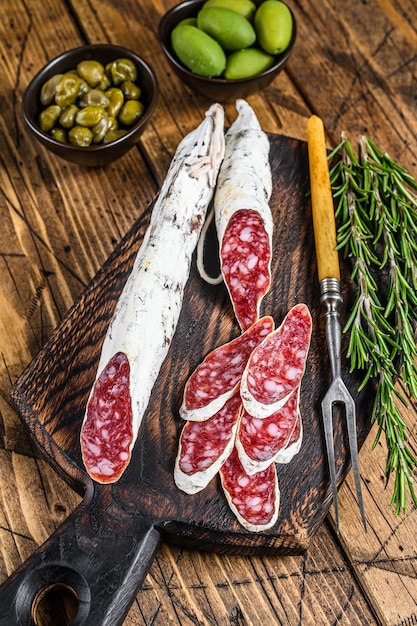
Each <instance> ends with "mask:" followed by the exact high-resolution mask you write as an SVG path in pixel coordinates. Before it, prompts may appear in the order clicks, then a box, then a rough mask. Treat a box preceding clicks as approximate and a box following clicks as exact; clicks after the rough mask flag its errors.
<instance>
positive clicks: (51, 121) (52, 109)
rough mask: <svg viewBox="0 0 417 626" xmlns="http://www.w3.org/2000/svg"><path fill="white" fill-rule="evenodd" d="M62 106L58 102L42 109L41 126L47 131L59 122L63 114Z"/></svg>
mask: <svg viewBox="0 0 417 626" xmlns="http://www.w3.org/2000/svg"><path fill="white" fill-rule="evenodd" d="M61 111H62V109H61V107H59V106H58V105H57V104H51V105H49V107H47V108H46V109H44V110H43V111H41V114H40V115H39V126H40V128H41V130H43V131H44V132H45V133H47V132H49V131H50V130H51V129H52V128H53V127H54V126H55V124H56V123H57V121H58V119H59V116H60V115H61Z"/></svg>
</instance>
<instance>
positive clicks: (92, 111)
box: [75, 104, 106, 128]
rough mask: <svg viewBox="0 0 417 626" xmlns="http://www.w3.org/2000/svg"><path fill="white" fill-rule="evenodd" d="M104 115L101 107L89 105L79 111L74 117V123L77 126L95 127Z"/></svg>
mask: <svg viewBox="0 0 417 626" xmlns="http://www.w3.org/2000/svg"><path fill="white" fill-rule="evenodd" d="M105 114H106V110H105V109H104V107H102V106H97V105H94V104H91V105H90V106H87V107H85V108H84V109H80V110H79V111H78V113H77V115H76V117H75V121H76V122H77V124H79V126H88V127H89V128H90V127H91V126H95V125H96V124H98V123H99V122H100V121H101V120H102V119H103V117H104V115H105Z"/></svg>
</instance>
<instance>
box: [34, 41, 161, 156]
mask: <svg viewBox="0 0 417 626" xmlns="http://www.w3.org/2000/svg"><path fill="white" fill-rule="evenodd" d="M118 58H128V59H131V60H132V61H133V62H134V63H135V65H136V68H137V72H138V81H137V82H138V84H139V85H140V87H141V89H142V96H141V100H142V102H143V104H144V105H145V113H144V114H143V116H142V117H141V119H140V120H139V122H138V123H137V124H135V125H134V126H132V128H131V129H129V131H128V132H127V133H126V135H124V136H123V137H121V138H120V139H116V140H115V141H113V142H111V143H108V144H103V145H100V144H98V145H94V146H90V147H88V148H82V147H77V146H72V145H70V144H64V143H61V142H59V141H56V140H55V139H53V138H52V137H50V136H49V135H48V134H47V133H44V132H43V131H41V129H40V128H39V125H38V118H39V113H40V111H41V109H42V105H41V102H40V97H39V94H40V90H41V87H42V85H43V84H44V82H45V81H47V80H48V78H51V76H53V75H54V74H61V73H65V72H67V71H70V70H73V69H74V68H75V67H76V66H77V64H78V63H79V62H80V61H82V60H84V59H95V60H97V61H100V62H101V63H102V64H103V65H106V64H107V63H110V62H111V61H114V60H115V59H118ZM158 94H159V88H158V83H157V79H156V77H155V74H154V72H153V70H152V68H151V67H150V66H149V65H148V64H147V63H146V62H145V61H144V60H143V59H142V58H141V57H140V56H138V55H137V54H135V53H134V52H132V51H131V50H127V49H126V48H123V47H121V46H116V45H112V44H94V45H87V46H81V47H79V48H74V49H73V50H68V51H67V52H64V53H63V54H61V55H59V56H58V57H56V58H55V59H53V60H52V61H50V62H49V63H48V64H47V65H46V66H45V67H44V68H43V69H42V70H40V72H38V74H36V76H35V77H34V78H33V79H32V81H31V82H30V84H29V85H28V87H27V89H26V91H25V93H24V94H23V99H22V113H23V118H24V120H25V122H26V124H27V127H28V129H29V131H30V132H31V134H32V135H33V137H35V139H37V140H38V141H39V142H40V143H41V144H42V145H43V146H45V147H46V148H47V149H48V150H50V151H51V152H53V153H54V154H56V155H58V156H59V157H61V158H63V159H65V160H67V161H71V162H72V163H78V164H79V165H83V166H90V167H98V166H102V165H106V164H108V163H110V162H112V161H114V160H116V159H118V158H120V157H121V156H123V155H124V154H126V152H127V151H128V150H130V149H131V148H132V147H133V146H134V145H135V144H136V143H137V141H138V139H139V137H140V135H141V134H142V132H143V131H144V129H145V127H146V125H147V123H148V122H149V119H150V117H151V115H152V113H153V111H154V109H155V106H156V104H157V100H158Z"/></svg>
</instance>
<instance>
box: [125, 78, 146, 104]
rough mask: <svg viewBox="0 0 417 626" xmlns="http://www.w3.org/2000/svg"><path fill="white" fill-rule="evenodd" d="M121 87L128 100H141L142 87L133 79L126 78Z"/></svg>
mask: <svg viewBox="0 0 417 626" xmlns="http://www.w3.org/2000/svg"><path fill="white" fill-rule="evenodd" d="M120 89H121V90H122V92H123V95H124V97H125V98H126V100H139V99H140V97H141V95H142V91H141V88H140V87H138V85H137V84H136V83H134V82H133V81H131V80H124V81H123V82H122V84H121V85H120Z"/></svg>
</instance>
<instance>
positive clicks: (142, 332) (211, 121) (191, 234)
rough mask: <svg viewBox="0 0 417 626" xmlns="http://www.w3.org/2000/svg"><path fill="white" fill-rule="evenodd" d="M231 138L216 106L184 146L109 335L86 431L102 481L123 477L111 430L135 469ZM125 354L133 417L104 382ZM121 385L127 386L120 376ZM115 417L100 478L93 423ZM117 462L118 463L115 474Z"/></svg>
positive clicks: (87, 454) (85, 442)
mask: <svg viewBox="0 0 417 626" xmlns="http://www.w3.org/2000/svg"><path fill="white" fill-rule="evenodd" d="M223 132H224V110H223V108H222V107H221V106H220V105H219V104H214V105H212V106H211V107H210V109H209V110H208V111H207V112H206V116H205V119H204V120H203V122H202V123H201V124H200V125H199V126H198V127H197V128H196V129H195V130H194V131H192V132H191V133H189V134H188V135H187V136H186V137H184V139H183V140H182V141H181V142H180V144H179V146H178V148H177V150H176V153H175V155H174V158H173V160H172V161H171V165H170V167H169V170H168V173H167V177H166V179H165V181H164V183H163V185H162V187H161V191H160V193H159V195H158V197H157V199H156V201H155V204H154V207H153V210H152V215H151V221H150V225H149V227H148V229H147V231H146V233H145V237H144V239H143V242H142V245H141V247H140V249H139V252H138V254H137V256H136V259H135V262H134V265H133V269H132V271H131V273H130V275H129V277H128V279H127V281H126V283H125V286H124V288H123V290H122V293H121V295H120V297H119V300H118V302H117V305H116V308H115V311H114V314H113V317H112V320H111V322H110V324H109V327H108V329H107V332H106V336H105V338H104V341H103V345H102V349H101V354H100V360H99V365H98V369H97V374H96V379H95V381H94V383H93V385H92V389H91V393H90V396H89V399H88V402H87V407H86V412H85V416H84V420H83V424H82V427H81V451H82V455H83V460H84V463H85V467H86V469H87V472H89V473H91V475H92V477H94V479H95V480H98V481H99V482H104V483H110V482H114V481H116V480H118V479H119V478H120V475H121V473H120V469H118V468H119V464H118V459H117V455H118V454H119V449H118V448H112V447H109V448H107V447H106V438H105V437H107V434H108V432H109V436H110V439H111V441H114V440H117V439H119V437H120V438H123V437H124V433H125V432H126V431H127V430H129V432H130V435H129V437H130V439H129V447H128V450H127V456H128V458H127V459H126V461H127V462H126V464H125V466H124V467H126V466H127V463H128V461H129V459H130V454H131V449H132V447H133V445H134V443H135V440H136V438H137V435H138V432H139V428H140V424H141V421H142V419H143V415H144V413H145V411H146V409H147V407H148V404H149V400H150V397H151V392H152V389H153V386H154V384H155V381H156V379H157V377H158V375H159V371H160V368H161V365H162V363H163V361H164V359H165V357H166V355H167V352H168V349H169V347H170V344H171V341H172V338H173V336H174V333H175V329H176V325H177V322H178V318H179V315H180V312H181V308H182V299H183V294H184V288H185V285H186V283H187V281H188V277H189V272H190V266H191V260H192V256H193V254H194V250H195V247H196V245H197V241H198V238H199V234H200V231H201V228H202V225H203V223H204V220H205V217H206V213H207V209H208V206H209V204H210V202H211V199H212V197H213V194H214V184H215V180H216V176H217V172H218V169H219V167H220V162H221V160H222V158H223V153H224V141H223V140H224V135H223ZM119 353H122V354H123V355H124V357H123V362H124V363H126V364H127V369H128V370H129V379H128V383H127V388H126V389H125V392H124V396H123V402H124V400H125V397H126V398H127V397H129V401H130V406H131V411H130V412H128V411H127V410H125V408H124V407H123V408H122V406H121V404H122V403H121V402H120V401H116V402H115V403H114V404H112V403H109V402H108V397H107V396H106V395H105V394H103V387H102V385H101V384H100V383H99V381H98V378H99V377H100V376H101V374H102V372H104V375H105V376H108V373H109V372H110V371H112V367H113V365H114V359H115V355H118V354H119ZM114 383H115V385H116V386H117V385H119V380H118V378H117V377H116V379H115V381H114ZM126 402H127V401H126ZM93 407H94V408H93ZM109 412H111V413H112V420H111V423H109V424H108V429H107V428H105V429H103V431H102V430H101V429H100V427H98V428H96V429H95V431H94V443H95V445H96V446H97V451H98V450H99V449H102V450H105V451H106V455H111V458H106V459H105V462H104V463H103V468H105V471H103V472H102V473H101V474H100V473H98V472H97V467H98V465H97V461H98V457H97V455H96V454H92V450H95V448H92V446H91V442H90V437H89V436H86V435H85V431H86V430H88V429H89V427H90V426H91V424H92V423H96V424H100V423H101V422H102V419H104V418H103V417H102V416H106V419H107V415H108V413H109ZM121 416H122V417H121ZM124 420H126V421H127V423H124ZM106 423H107V422H106ZM102 432H103V439H102V440H101V441H100V433H102ZM123 441H124V439H123ZM97 454H98V452H97ZM123 454H124V453H123ZM113 455H114V456H113ZM109 461H112V462H113V461H114V462H115V468H116V469H115V470H114V471H113V472H112V471H111V468H112V467H113V465H111V464H110V463H109Z"/></svg>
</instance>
